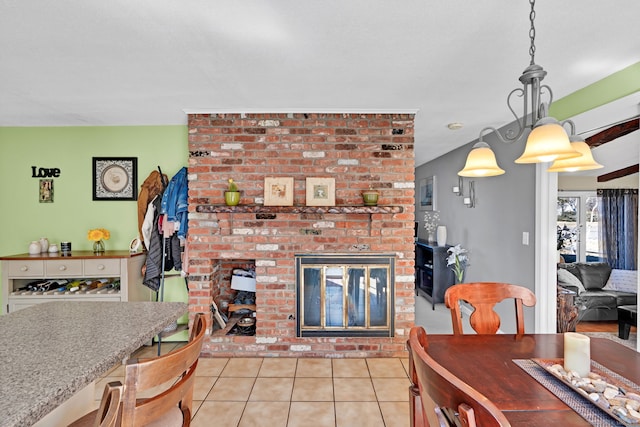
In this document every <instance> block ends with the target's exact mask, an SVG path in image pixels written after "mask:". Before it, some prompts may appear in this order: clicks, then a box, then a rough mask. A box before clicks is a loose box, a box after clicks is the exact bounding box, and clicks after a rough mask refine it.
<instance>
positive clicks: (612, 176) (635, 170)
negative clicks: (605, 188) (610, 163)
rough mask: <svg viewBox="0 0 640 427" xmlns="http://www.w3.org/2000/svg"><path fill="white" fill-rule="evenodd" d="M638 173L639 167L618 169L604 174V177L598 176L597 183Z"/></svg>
mask: <svg viewBox="0 0 640 427" xmlns="http://www.w3.org/2000/svg"><path fill="white" fill-rule="evenodd" d="M638 172H640V165H633V166H629V167H626V168H623V169H618V170H617V171H613V172H609V173H605V174H604V175H600V176H599V177H598V182H607V181H611V180H612V179H616V178H622V177H623V176H627V175H632V174H634V173H638Z"/></svg>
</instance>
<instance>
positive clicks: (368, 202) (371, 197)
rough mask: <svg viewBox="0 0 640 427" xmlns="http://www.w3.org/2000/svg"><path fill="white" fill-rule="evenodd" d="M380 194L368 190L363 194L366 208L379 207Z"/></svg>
mask: <svg viewBox="0 0 640 427" xmlns="http://www.w3.org/2000/svg"><path fill="white" fill-rule="evenodd" d="M378 197H380V193H378V192H377V191H375V190H367V191H363V192H362V201H363V202H364V205H365V206H377V205H378Z"/></svg>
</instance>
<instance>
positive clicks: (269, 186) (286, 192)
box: [264, 177, 293, 206]
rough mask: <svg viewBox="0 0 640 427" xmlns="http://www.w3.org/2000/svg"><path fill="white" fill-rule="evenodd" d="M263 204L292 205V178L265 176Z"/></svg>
mask: <svg viewBox="0 0 640 427" xmlns="http://www.w3.org/2000/svg"><path fill="white" fill-rule="evenodd" d="M264 205H265V206H293V178H292V177H281V178H272V177H268V178H265V179H264Z"/></svg>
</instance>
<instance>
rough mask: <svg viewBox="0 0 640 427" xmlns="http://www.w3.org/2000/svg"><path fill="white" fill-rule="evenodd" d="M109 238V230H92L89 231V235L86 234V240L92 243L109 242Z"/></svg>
mask: <svg viewBox="0 0 640 427" xmlns="http://www.w3.org/2000/svg"><path fill="white" fill-rule="evenodd" d="M109 237H111V233H109V230H107V229H104V228H94V229H93V230H89V233H87V238H88V239H89V240H91V241H93V242H97V241H99V240H109Z"/></svg>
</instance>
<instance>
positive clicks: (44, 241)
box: [40, 237, 49, 252]
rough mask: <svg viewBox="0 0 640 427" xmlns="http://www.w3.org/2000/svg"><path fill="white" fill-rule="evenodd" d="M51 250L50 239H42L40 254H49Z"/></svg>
mask: <svg viewBox="0 0 640 427" xmlns="http://www.w3.org/2000/svg"><path fill="white" fill-rule="evenodd" d="M48 250H49V239H47V238H46V237H41V238H40V252H47V251H48Z"/></svg>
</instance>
